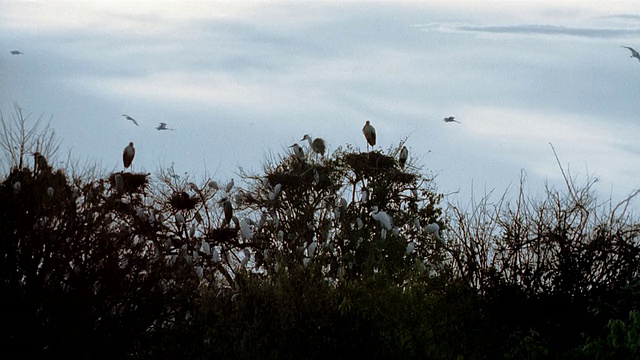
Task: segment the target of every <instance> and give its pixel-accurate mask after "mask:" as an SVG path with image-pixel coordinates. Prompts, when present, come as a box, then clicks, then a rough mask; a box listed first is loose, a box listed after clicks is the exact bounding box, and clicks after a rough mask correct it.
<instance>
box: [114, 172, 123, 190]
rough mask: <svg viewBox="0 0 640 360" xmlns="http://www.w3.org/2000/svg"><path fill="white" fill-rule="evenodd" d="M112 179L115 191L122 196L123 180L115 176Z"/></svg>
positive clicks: (117, 175) (120, 176)
mask: <svg viewBox="0 0 640 360" xmlns="http://www.w3.org/2000/svg"><path fill="white" fill-rule="evenodd" d="M114 179H115V181H116V191H118V194H122V193H123V192H124V179H123V178H122V175H120V174H116V176H114Z"/></svg>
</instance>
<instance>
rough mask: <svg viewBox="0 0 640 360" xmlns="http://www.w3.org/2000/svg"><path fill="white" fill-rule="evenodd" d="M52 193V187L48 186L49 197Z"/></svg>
mask: <svg viewBox="0 0 640 360" xmlns="http://www.w3.org/2000/svg"><path fill="white" fill-rule="evenodd" d="M53 193H54V191H53V188H52V187H51V186H49V187H48V188H47V195H49V197H53Z"/></svg>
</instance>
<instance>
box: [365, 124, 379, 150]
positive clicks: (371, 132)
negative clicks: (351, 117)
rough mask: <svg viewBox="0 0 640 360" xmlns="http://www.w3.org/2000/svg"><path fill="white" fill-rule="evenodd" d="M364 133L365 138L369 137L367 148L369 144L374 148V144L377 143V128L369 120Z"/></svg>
mask: <svg viewBox="0 0 640 360" xmlns="http://www.w3.org/2000/svg"><path fill="white" fill-rule="evenodd" d="M362 133H363V134H364V137H365V139H367V150H369V146H368V145H371V149H372V150H373V146H374V145H375V144H376V129H375V128H374V127H373V125H371V122H370V121H369V120H367V122H366V123H365V124H364V127H363V128H362Z"/></svg>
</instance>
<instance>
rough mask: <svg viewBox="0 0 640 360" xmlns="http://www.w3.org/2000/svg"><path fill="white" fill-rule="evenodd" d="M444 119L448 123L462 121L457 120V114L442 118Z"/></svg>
mask: <svg viewBox="0 0 640 360" xmlns="http://www.w3.org/2000/svg"><path fill="white" fill-rule="evenodd" d="M442 121H444V122H446V123H451V122H456V123H458V124H459V123H460V121H458V120H456V118H455V116H449V117H446V118H444V119H442Z"/></svg>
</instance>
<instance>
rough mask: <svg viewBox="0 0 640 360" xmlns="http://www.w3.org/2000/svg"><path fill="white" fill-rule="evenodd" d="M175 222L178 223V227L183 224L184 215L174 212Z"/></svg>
mask: <svg viewBox="0 0 640 360" xmlns="http://www.w3.org/2000/svg"><path fill="white" fill-rule="evenodd" d="M176 224H178V227H182V225H184V216H183V215H182V214H181V213H176Z"/></svg>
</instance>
